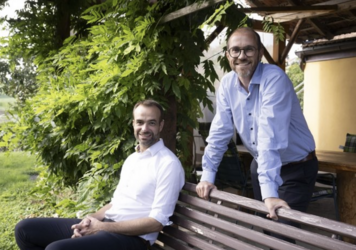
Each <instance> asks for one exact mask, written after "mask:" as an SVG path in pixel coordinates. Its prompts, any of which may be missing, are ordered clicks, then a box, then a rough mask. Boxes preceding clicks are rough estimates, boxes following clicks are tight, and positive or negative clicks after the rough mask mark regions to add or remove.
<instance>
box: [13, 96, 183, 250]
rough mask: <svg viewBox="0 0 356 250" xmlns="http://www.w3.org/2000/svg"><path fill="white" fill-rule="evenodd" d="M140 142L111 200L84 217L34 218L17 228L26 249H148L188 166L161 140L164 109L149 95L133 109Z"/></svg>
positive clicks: (168, 213) (19, 242) (166, 218)
mask: <svg viewBox="0 0 356 250" xmlns="http://www.w3.org/2000/svg"><path fill="white" fill-rule="evenodd" d="M133 117H134V120H133V127H134V133H135V137H136V139H137V141H138V142H139V145H138V146H137V147H136V152H135V153H133V154H131V155H130V156H129V157H128V158H127V159H126V161H125V163H124V165H123V167H122V171H121V177H120V182H119V184H118V186H117V188H116V190H115V193H114V195H113V198H112V200H111V202H110V203H109V204H107V205H106V206H104V207H102V208H101V209H100V210H98V211H97V212H96V213H93V214H91V215H89V216H87V217H86V218H84V219H83V220H80V219H66V218H32V219H25V220H23V221H21V222H19V223H18V224H17V225H16V228H15V237H16V242H17V245H18V246H19V248H20V249H21V250H35V249H36V250H39V249H46V250H60V249H62V250H72V249H73V250H79V249H83V250H84V249H85V250H90V249H93V250H105V249H113V250H123V249H133V250H140V249H147V248H148V247H149V245H152V244H153V243H154V242H155V240H156V238H157V236H158V232H159V231H160V230H162V228H163V226H165V225H167V224H168V223H169V217H170V216H171V215H172V214H173V211H174V208H175V204H176V202H177V199H178V195H179V192H180V190H181V188H182V187H183V185H184V170H183V168H182V165H181V163H180V161H179V160H178V158H177V157H176V156H175V155H174V154H173V153H172V152H171V151H170V150H169V149H168V148H166V147H165V146H164V144H163V141H162V139H160V132H161V131H162V128H163V125H164V120H163V109H162V107H161V105H159V104H158V103H157V102H155V101H153V100H145V101H142V102H139V103H137V104H136V105H135V107H134V109H133Z"/></svg>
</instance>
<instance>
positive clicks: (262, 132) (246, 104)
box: [201, 63, 315, 199]
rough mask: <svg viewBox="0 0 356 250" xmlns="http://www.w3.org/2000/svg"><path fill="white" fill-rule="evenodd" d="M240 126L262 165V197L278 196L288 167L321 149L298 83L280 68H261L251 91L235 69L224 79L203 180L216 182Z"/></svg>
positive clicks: (250, 148)
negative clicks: (298, 93) (284, 167)
mask: <svg viewBox="0 0 356 250" xmlns="http://www.w3.org/2000/svg"><path fill="white" fill-rule="evenodd" d="M234 126H235V128H236V130H237V132H238V133H239V135H240V138H241V140H242V142H243V144H244V146H245V147H246V148H247V150H248V151H249V152H250V153H251V155H252V156H253V157H254V158H255V160H256V161H257V163H258V170H257V172H258V178H259V182H260V186H261V193H262V199H266V198H269V197H278V187H279V186H280V185H281V184H282V179H281V177H280V170H281V166H282V165H284V164H287V163H289V162H293V161H299V160H301V159H303V158H304V157H306V156H307V155H308V153H309V152H312V151H313V150H315V142H314V139H313V136H312V134H311V133H310V130H309V128H308V126H307V123H306V121H305V118H304V116H303V113H302V110H301V108H300V104H299V100H298V98H297V96H296V93H295V91H294V89H293V85H292V83H291V81H290V80H289V78H288V76H287V75H286V74H285V73H284V71H282V70H281V69H280V68H279V67H278V66H275V65H271V64H262V63H259V64H258V66H257V68H256V71H255V73H254V74H253V77H252V79H251V82H250V84H249V93H247V91H246V90H245V89H244V88H243V87H242V86H241V84H240V81H239V79H238V76H237V74H236V73H235V72H234V71H231V72H230V73H228V74H227V75H225V76H224V77H223V78H222V80H221V84H220V87H219V90H218V92H217V96H216V115H215V117H214V119H213V121H212V125H211V128H210V132H209V136H208V138H207V142H208V145H207V147H206V148H205V152H204V156H203V161H202V164H203V174H202V177H201V181H209V182H211V183H214V182H215V176H216V172H217V169H218V166H219V164H220V161H221V159H222V157H223V154H224V153H225V151H226V150H227V144H228V142H229V141H230V139H231V137H232V136H233V133H234Z"/></svg>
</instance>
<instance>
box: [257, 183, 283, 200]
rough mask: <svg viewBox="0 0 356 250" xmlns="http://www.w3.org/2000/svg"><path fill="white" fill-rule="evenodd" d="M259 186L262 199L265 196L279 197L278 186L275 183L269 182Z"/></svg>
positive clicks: (265, 197)
mask: <svg viewBox="0 0 356 250" xmlns="http://www.w3.org/2000/svg"><path fill="white" fill-rule="evenodd" d="M260 187H261V195H262V201H264V200H265V199H267V198H272V197H274V198H279V196H278V188H279V186H278V185H277V184H276V183H273V182H270V183H266V184H263V185H261V186H260Z"/></svg>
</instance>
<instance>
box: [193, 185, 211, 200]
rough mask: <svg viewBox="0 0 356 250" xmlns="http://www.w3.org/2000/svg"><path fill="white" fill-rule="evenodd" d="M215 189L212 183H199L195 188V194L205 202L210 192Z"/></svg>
mask: <svg viewBox="0 0 356 250" xmlns="http://www.w3.org/2000/svg"><path fill="white" fill-rule="evenodd" d="M212 189H216V186H215V185H214V184H213V183H210V182H207V181H201V182H199V184H198V185H197V187H196V191H197V194H198V195H199V197H201V198H203V199H205V200H207V199H208V198H209V195H210V191H211V190H212Z"/></svg>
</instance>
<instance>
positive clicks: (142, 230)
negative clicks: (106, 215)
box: [101, 217, 163, 235]
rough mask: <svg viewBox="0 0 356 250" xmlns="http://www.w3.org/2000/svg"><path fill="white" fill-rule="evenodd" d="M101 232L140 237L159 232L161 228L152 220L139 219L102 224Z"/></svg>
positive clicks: (159, 224) (160, 225) (158, 223)
mask: <svg viewBox="0 0 356 250" xmlns="http://www.w3.org/2000/svg"><path fill="white" fill-rule="evenodd" d="M101 226H102V228H101V230H104V231H108V232H112V233H119V234H125V235H142V234H147V233H152V232H159V231H161V230H162V228H163V226H162V224H161V223H160V222H158V221H157V220H155V219H153V218H150V217H148V218H140V219H134V220H127V221H120V222H103V223H102V225H101Z"/></svg>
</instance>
